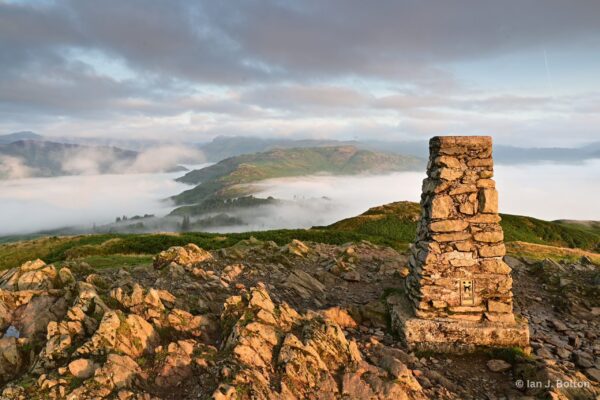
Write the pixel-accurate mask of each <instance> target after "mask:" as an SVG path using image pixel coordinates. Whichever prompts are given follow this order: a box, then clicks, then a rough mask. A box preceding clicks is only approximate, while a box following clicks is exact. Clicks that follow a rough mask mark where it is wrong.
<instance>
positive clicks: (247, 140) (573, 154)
mask: <svg viewBox="0 0 600 400" xmlns="http://www.w3.org/2000/svg"><path fill="white" fill-rule="evenodd" d="M345 145H351V146H355V147H357V148H359V149H363V150H371V151H385V152H389V153H396V154H402V155H412V156H416V157H426V156H427V154H428V151H429V150H428V142H427V141H425V140H423V141H419V140H406V141H383V140H361V141H358V140H349V141H344V140H329V139H324V140H320V139H305V140H294V139H276V138H257V137H248V136H217V137H216V138H214V139H213V140H212V141H211V142H209V143H205V144H202V145H200V146H199V148H200V149H201V150H202V151H203V152H204V153H205V155H206V157H207V160H208V161H212V162H217V161H220V160H223V159H225V158H228V157H234V156H237V155H240V154H244V153H249V152H262V151H268V150H272V149H276V148H283V149H285V148H300V147H325V146H345ZM595 158H600V142H592V143H589V144H587V145H585V146H581V147H575V148H567V147H517V146H507V145H502V144H497V145H494V160H495V162H496V163H497V164H526V163H536V162H544V161H549V162H556V163H581V162H582V161H585V160H590V159H595Z"/></svg>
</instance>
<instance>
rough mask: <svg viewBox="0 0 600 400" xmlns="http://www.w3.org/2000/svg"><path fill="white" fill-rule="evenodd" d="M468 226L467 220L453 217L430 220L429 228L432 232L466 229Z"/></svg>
mask: <svg viewBox="0 0 600 400" xmlns="http://www.w3.org/2000/svg"><path fill="white" fill-rule="evenodd" d="M468 226H469V223H468V222H467V221H463V220H459V219H454V220H450V219H448V220H444V221H436V222H432V223H431V224H430V225H429V229H430V230H431V231H433V232H458V231H462V230H464V229H466V228H467V227H468Z"/></svg>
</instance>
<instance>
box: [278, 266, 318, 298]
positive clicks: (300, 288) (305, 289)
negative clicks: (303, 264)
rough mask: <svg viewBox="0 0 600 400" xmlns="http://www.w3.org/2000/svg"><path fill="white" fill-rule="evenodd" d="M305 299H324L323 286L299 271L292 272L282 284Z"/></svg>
mask: <svg viewBox="0 0 600 400" xmlns="http://www.w3.org/2000/svg"><path fill="white" fill-rule="evenodd" d="M283 285H284V286H286V287H288V288H290V289H292V290H294V291H296V293H298V295H299V296H300V297H301V298H303V299H305V300H308V299H311V298H317V299H322V298H324V297H325V285H323V284H322V283H321V282H319V281H318V280H316V279H315V278H313V277H312V276H311V275H309V274H307V273H306V272H304V271H302V270H301V269H295V270H293V271H292V272H291V273H290V275H289V276H288V278H287V280H286V281H285V282H284V284H283Z"/></svg>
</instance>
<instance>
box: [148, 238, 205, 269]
mask: <svg viewBox="0 0 600 400" xmlns="http://www.w3.org/2000/svg"><path fill="white" fill-rule="evenodd" d="M211 260H213V256H212V254H210V253H209V252H208V251H206V250H204V249H201V248H200V247H198V246H196V245H195V244H193V243H190V244H187V245H185V246H184V247H180V246H175V247H171V248H169V249H168V250H165V251H161V252H160V253H159V254H158V255H157V256H156V257H154V267H155V268H163V267H165V266H167V265H169V264H171V263H175V264H178V265H181V266H184V267H192V266H194V265H195V264H199V263H202V262H205V261H211Z"/></svg>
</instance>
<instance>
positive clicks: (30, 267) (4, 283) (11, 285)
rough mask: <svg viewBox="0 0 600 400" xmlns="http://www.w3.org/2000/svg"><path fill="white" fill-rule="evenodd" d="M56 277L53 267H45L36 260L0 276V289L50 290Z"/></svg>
mask: <svg viewBox="0 0 600 400" xmlns="http://www.w3.org/2000/svg"><path fill="white" fill-rule="evenodd" d="M56 277H57V272H56V268H55V267H54V265H46V263H45V262H43V261H42V260H40V259H37V260H35V261H27V262H26V263H24V264H23V265H21V266H20V267H19V268H13V269H11V270H8V271H6V272H4V273H3V274H2V275H0V288H1V289H6V290H13V291H14V290H45V289H52V288H54V287H55V286H56Z"/></svg>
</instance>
